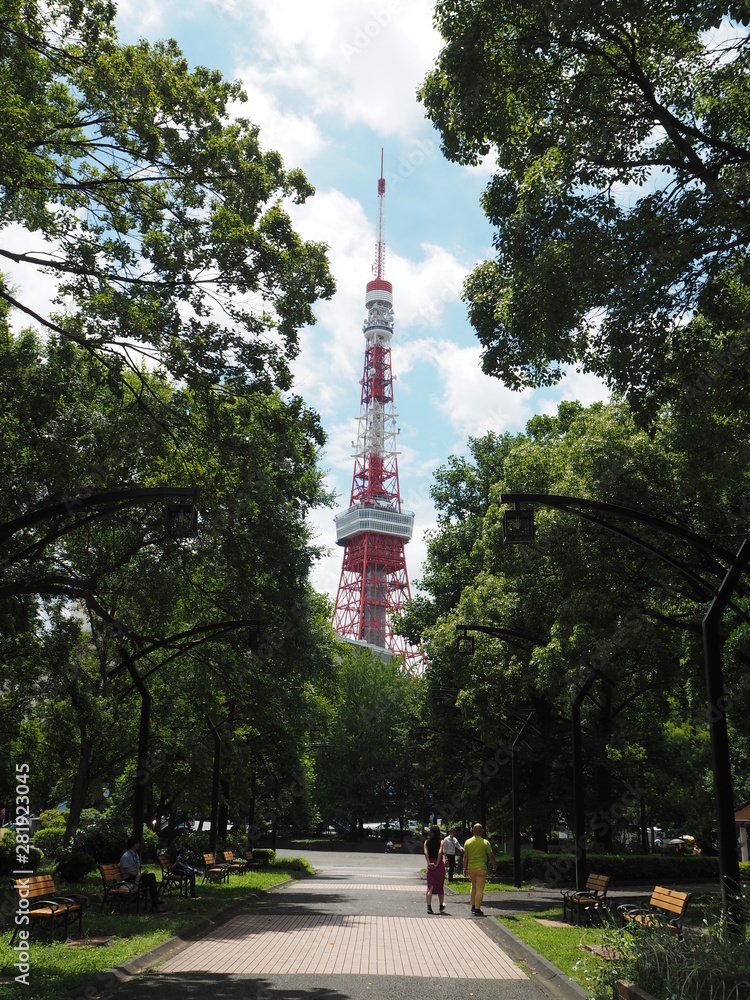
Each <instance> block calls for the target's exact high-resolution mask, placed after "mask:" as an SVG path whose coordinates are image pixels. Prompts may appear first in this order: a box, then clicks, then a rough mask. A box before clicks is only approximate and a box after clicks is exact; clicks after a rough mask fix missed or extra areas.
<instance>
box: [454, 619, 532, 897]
mask: <svg viewBox="0 0 750 1000" xmlns="http://www.w3.org/2000/svg"><path fill="white" fill-rule="evenodd" d="M469 632H482V633H483V634H484V635H490V636H492V637H493V638H494V639H502V640H503V641H504V642H507V643H508V645H510V646H515V647H516V648H517V649H522V650H524V652H529V651H530V650H531V649H532V648H533V646H534V643H535V642H536V640H535V639H534V638H533V636H530V635H526V634H525V633H524V632H516V631H515V630H514V629H507V628H500V627H499V626H494V625H476V624H466V625H464V624H460V625H456V648H457V649H458V651H459V653H465V654H467V655H471V654H472V653H473V652H474V637H473V636H471V635H469ZM533 716H534V713H533V712H529V714H528V716H527V717H526V719H525V721H524V723H523V725H522V726H521V728H520V730H519V731H518V733H516V734H515V735H514V737H513V742H512V743H511V745H510V775H511V808H512V813H513V884H514V886H515V887H516V888H517V889H520V888H521V884H522V882H523V878H522V876H521V825H520V818H519V816H520V807H519V798H518V780H517V779H518V774H517V766H516V763H517V759H518V745H519V743H520V742H521V740H522V739H523V737H524V734H525V732H526V730H527V729H528V727H529V724H530V723H531V720H532V718H533Z"/></svg>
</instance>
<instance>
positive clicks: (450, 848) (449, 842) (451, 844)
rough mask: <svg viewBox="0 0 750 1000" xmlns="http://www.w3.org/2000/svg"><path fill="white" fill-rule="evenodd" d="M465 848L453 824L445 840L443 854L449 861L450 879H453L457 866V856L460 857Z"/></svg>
mask: <svg viewBox="0 0 750 1000" xmlns="http://www.w3.org/2000/svg"><path fill="white" fill-rule="evenodd" d="M462 851H463V848H462V847H461V845H460V844H459V842H458V839H457V837H456V828H455V826H452V827H451V828H450V830H449V831H448V836H447V837H446V838H445V840H444V841H443V855H444V856H445V858H446V859H447V861H448V881H449V882H452V881H453V869H454V868H455V867H456V858H458V857H460V855H461V852H462Z"/></svg>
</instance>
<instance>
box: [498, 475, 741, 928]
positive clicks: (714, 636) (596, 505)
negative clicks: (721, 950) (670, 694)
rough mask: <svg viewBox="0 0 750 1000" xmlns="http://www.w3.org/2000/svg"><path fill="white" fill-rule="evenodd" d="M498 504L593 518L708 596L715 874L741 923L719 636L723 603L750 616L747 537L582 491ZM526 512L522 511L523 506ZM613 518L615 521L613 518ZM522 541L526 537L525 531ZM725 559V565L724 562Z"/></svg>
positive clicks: (735, 921)
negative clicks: (665, 546) (678, 553)
mask: <svg viewBox="0 0 750 1000" xmlns="http://www.w3.org/2000/svg"><path fill="white" fill-rule="evenodd" d="M499 500H500V503H501V504H513V505H514V506H515V507H516V508H518V507H519V506H520V505H521V504H534V503H538V504H541V505H542V506H546V507H551V508H553V509H556V510H560V511H562V512H564V513H568V514H573V515H574V516H576V517H579V518H582V519H583V520H587V521H591V522H592V523H594V524H597V525H599V526H601V527H603V528H606V529H607V530H608V531H612V532H614V533H615V534H617V535H620V536H621V537H624V538H626V539H628V540H630V541H631V542H633V544H636V545H639V546H640V547H641V548H645V549H646V550H647V551H649V552H651V553H652V554H653V555H655V556H656V557H657V558H659V559H660V560H661V561H662V562H664V563H666V564H667V565H669V566H672V568H674V569H676V570H678V572H680V573H681V574H682V575H683V576H684V577H685V578H686V579H688V580H689V581H690V582H691V583H693V585H694V586H695V587H696V588H698V589H699V591H700V592H702V594H703V596H704V599H706V600H709V599H710V602H711V603H710V607H709V609H708V611H707V612H706V614H705V616H704V618H703V621H702V633H703V650H704V662H705V669H706V693H707V698H708V707H709V712H708V723H709V731H710V735H711V759H712V766H713V773H714V798H715V802H716V825H717V839H718V848H719V877H720V888H721V899H722V907H723V909H724V912H725V913H726V915H727V917H728V919H729V921H730V923H731V924H732V925H734V926H736V927H741V926H742V925H743V923H744V914H743V906H742V889H741V883H740V867H739V858H738V855H737V848H736V843H735V841H736V837H735V822H734V801H733V792H732V771H731V764H730V756H729V736H728V732H727V719H726V698H725V695H724V681H723V676H722V656H721V637H720V634H719V622H720V620H721V616H722V614H723V612H724V611H725V610H726V609H727V607H731V608H732V610H734V611H735V612H736V613H737V614H738V615H739V616H740V618H742V620H743V621H746V622H747V621H750V618H748V615H747V614H746V613H745V611H744V610H743V609H742V608H740V607H738V606H737V604H736V603H734V602H733V601H732V599H731V598H732V594H733V593H734V592H735V591H736V590H737V589H738V585H739V581H740V577H741V576H742V573H743V571H744V569H745V566H746V565H747V562H748V560H750V542H749V541H748V539H747V538H745V539H743V541H742V544H741V546H740V548H739V550H738V552H737V554H736V555H734V556H733V555H732V553H731V552H729V551H728V550H727V549H724V548H722V547H721V546H719V545H716V544H715V543H713V542H711V541H710V540H709V539H707V538H703V537H702V536H700V535H697V534H695V533H694V532H692V531H690V530H688V529H687V528H683V527H682V526H681V525H677V524H674V523H672V522H670V521H666V520H664V519H663V518H660V517H657V516H655V515H654V514H651V513H649V512H648V511H640V510H636V509H635V508H632V507H626V506H624V505H622V504H614V503H608V502H605V501H599V500H587V499H584V498H582V497H570V496H558V495H554V494H549V493H518V492H510V493H501V494H500V497H499ZM515 513H516V512H515V511H506V512H505V513H504V515H503V523H504V525H505V521H506V519H507V517H510V518H513V516H514V514H515ZM524 513H526V512H524ZM608 518H609V519H614V521H615V523H612V520H608ZM621 521H628V522H631V523H636V524H640V525H645V526H647V527H649V528H653V529H655V530H657V531H660V532H663V533H665V534H668V535H671V536H672V537H675V538H678V539H680V540H681V541H683V542H685V543H686V544H688V545H690V546H692V547H693V548H694V549H697V550H698V551H699V552H700V553H701V556H702V560H703V566H702V570H703V572H704V573H705V572H708V573H710V574H712V575H714V576H718V577H720V581H721V582H720V583H719V585H718V586H716V585H714V584H713V583H711V582H709V581H707V580H706V579H705V576H704V575H701V572H699V571H696V570H694V569H693V568H692V567H691V566H689V565H688V564H686V563H684V562H683V561H682V560H679V559H676V558H675V557H674V556H672V555H671V554H670V553H668V552H664V551H663V550H662V549H660V548H658V547H657V546H656V545H654V544H653V543H651V542H649V541H648V540H646V539H642V538H640V537H639V536H638V535H635V534H633V533H632V532H631V531H628V530H626V529H625V528H623V527H622V526H621V524H620V523H617V522H621ZM529 534H531V535H532V536H533V528H531V529H530V530H529V529H526V530H525V532H524V535H526V536H528V535H529ZM522 540H523V541H529V540H530V538H528V537H524V538H523V539H522ZM514 541H516V539H514V538H513V537H510V536H508V535H505V532H504V542H506V543H507V542H510V543H513V542H514ZM725 563H728V566H726V565H724V564H725Z"/></svg>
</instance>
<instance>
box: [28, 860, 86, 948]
mask: <svg viewBox="0 0 750 1000" xmlns="http://www.w3.org/2000/svg"><path fill="white" fill-rule="evenodd" d="M13 888H14V890H15V893H16V901H17V913H19V914H27V915H28V917H29V930H31V927H32V926H34V925H41V926H42V929H43V930H45V931H47V930H48V931H49V942H50V944H52V942H53V940H54V937H55V928H56V927H63V928H64V930H65V939H66V940H67V938H68V929H69V926H70V920H71V917H72V918H73V921H74V922H75V921H76V920H77V921H78V933H79V934H80V933H81V929H82V920H83V907H84V900H83V899H82V898H76V899H72V898H71V897H69V896H58V895H57V894H56V893H55V880H54V879H53V878H52V876H51V875H29V876H28V877H27V878H17V879H14V880H13ZM21 926H23V925H20V926H19V924H17V923H15V921H14V928H13V936H12V937H11V939H10V944H11V947H12V946H13V942H14V941H15V939H16V935H17V934H18V931H19V930H20V927H21Z"/></svg>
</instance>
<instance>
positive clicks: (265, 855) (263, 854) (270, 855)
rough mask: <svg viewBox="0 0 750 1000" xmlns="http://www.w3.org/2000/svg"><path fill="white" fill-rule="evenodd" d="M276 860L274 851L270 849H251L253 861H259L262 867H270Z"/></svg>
mask: <svg viewBox="0 0 750 1000" xmlns="http://www.w3.org/2000/svg"><path fill="white" fill-rule="evenodd" d="M275 860H276V851H274V850H272V849H271V848H270V847H255V848H253V861H260V863H261V864H262V865H271V864H273V863H274V861H275Z"/></svg>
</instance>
